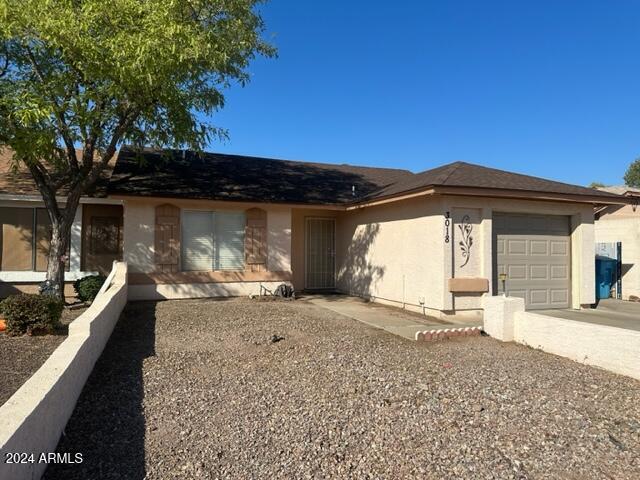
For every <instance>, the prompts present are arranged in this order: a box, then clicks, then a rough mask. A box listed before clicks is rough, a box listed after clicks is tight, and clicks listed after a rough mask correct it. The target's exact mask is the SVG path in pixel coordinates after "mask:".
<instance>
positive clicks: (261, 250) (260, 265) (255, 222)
mask: <svg viewBox="0 0 640 480" xmlns="http://www.w3.org/2000/svg"><path fill="white" fill-rule="evenodd" d="M245 215H246V218H247V225H246V228H245V237H244V239H245V241H244V252H245V259H246V269H247V270H249V271H254V272H255V271H266V270H267V212H266V211H265V210H262V209H261V208H250V209H249V210H247V211H246V212H245Z"/></svg>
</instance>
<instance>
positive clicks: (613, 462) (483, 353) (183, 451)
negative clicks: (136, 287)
mask: <svg viewBox="0 0 640 480" xmlns="http://www.w3.org/2000/svg"><path fill="white" fill-rule="evenodd" d="M274 335H275V336H276V338H277V340H276V341H274ZM638 398H640V382H637V381H634V380H632V379H629V378H626V377H622V376H618V375H614V374H611V373H608V372H605V371H603V370H598V369H595V368H591V367H587V366H584V365H581V364H578V363H574V362H571V361H569V360H566V359H563V358H560V357H556V356H553V355H548V354H545V353H542V352H539V351H537V350H533V349H530V348H526V347H523V346H519V345H515V344H503V343H499V342H496V341H494V340H492V339H490V338H486V337H485V338H481V337H475V338H464V339H456V340H445V341H441V342H432V343H427V344H417V343H415V342H410V341H406V340H403V339H401V338H399V337H396V336H394V335H390V334H387V333H385V332H381V331H379V330H375V329H372V328H368V327H366V326H364V325H362V324H361V323H358V322H356V321H353V320H350V319H347V318H345V317H342V316H340V315H338V314H335V313H333V312H331V311H328V310H325V309H321V308H319V307H316V306H314V305H310V304H308V303H306V302H300V301H296V302H263V301H255V302H252V301H249V300H245V299H237V300H236V299H234V300H220V301H213V300H185V301H168V302H159V303H154V302H138V303H132V304H130V305H128V306H127V308H126V309H125V312H124V313H123V316H122V318H121V319H120V321H119V323H118V325H117V327H116V329H115V331H114V334H113V335H112V337H111V339H110V341H109V344H108V345H107V348H106V349H105V352H104V354H103V355H102V357H101V358H100V360H99V361H98V363H97V364H96V367H95V369H94V371H93V373H92V374H91V377H90V379H89V381H88V383H87V385H86V387H85V389H84V391H83V393H82V395H81V398H80V400H79V402H78V405H77V408H76V410H75V412H74V414H73V416H72V418H71V420H70V422H69V424H68V425H67V428H66V436H64V437H63V439H62V441H61V443H60V445H59V448H58V450H59V452H70V453H71V454H72V455H73V454H75V453H77V452H80V453H82V454H83V458H84V462H83V463H82V464H79V465H78V464H75V465H52V466H50V467H49V469H48V471H47V473H46V478H48V479H65V480H66V479H86V478H132V479H135V478H138V479H141V478H146V479H166V478H185V479H187V478H188V479H192V478H196V479H199V478H389V479H395V478H474V479H484V478H487V479H488V478H518V479H522V478H580V479H600V478H616V479H637V478H640V463H639V462H640V460H639V458H638V456H637V451H638V449H639V448H640V403H638V401H637V399H638Z"/></svg>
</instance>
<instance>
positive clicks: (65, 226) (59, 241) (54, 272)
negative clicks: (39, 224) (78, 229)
mask: <svg viewBox="0 0 640 480" xmlns="http://www.w3.org/2000/svg"><path fill="white" fill-rule="evenodd" d="M67 215H68V213H66V212H65V214H64V215H63V217H66V216H67ZM70 234H71V222H68V221H65V219H64V218H61V219H57V220H56V221H52V222H51V243H50V246H49V260H48V263H47V280H48V281H49V282H51V285H52V286H53V287H54V289H55V290H54V291H55V295H56V296H58V297H59V298H60V299H61V300H64V271H65V260H68V259H67V258H66V256H67V250H68V248H69V236H70Z"/></svg>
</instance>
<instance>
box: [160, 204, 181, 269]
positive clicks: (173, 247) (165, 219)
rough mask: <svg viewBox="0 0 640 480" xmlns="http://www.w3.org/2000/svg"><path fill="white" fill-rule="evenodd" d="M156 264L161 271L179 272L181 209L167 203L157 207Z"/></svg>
mask: <svg viewBox="0 0 640 480" xmlns="http://www.w3.org/2000/svg"><path fill="white" fill-rule="evenodd" d="M155 236H156V239H155V248H156V265H157V267H158V271H160V272H177V271H178V269H179V265H178V259H179V256H178V254H179V252H180V209H179V208H178V207H176V206H175V205H169V204H168V203H165V204H163V205H158V206H157V207H156V226H155Z"/></svg>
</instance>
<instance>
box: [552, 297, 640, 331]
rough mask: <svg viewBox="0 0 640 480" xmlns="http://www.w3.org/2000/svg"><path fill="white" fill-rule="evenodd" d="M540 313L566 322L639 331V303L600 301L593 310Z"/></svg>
mask: <svg viewBox="0 0 640 480" xmlns="http://www.w3.org/2000/svg"><path fill="white" fill-rule="evenodd" d="M540 313H542V314H544V315H548V316H551V317H557V318H564V319H567V320H576V321H579V322H587V323H597V324H600V325H608V326H610V327H618V328H626V329H628V330H638V331H640V303H635V302H626V301H623V300H614V299H607V300H601V301H600V303H599V304H598V307H597V308H594V309H585V310H542V311H541V312H540Z"/></svg>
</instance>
